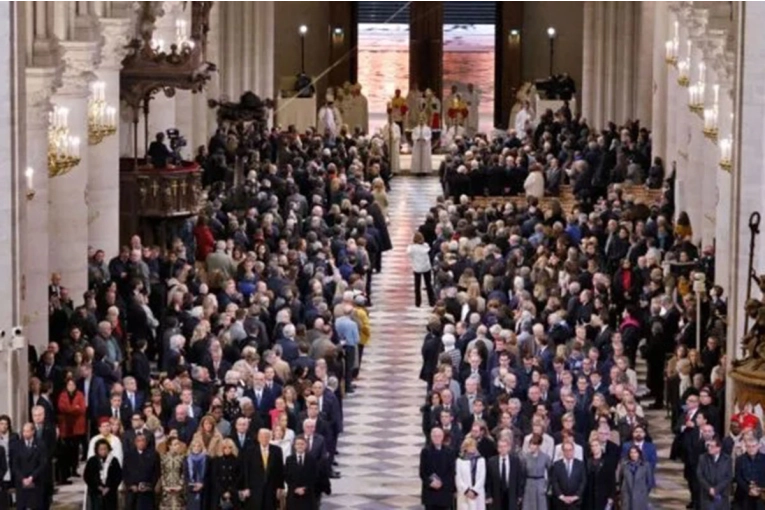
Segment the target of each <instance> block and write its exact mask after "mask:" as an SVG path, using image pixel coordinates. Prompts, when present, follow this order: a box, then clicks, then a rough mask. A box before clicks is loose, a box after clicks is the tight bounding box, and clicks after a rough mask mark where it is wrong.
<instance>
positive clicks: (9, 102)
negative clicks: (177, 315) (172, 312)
mask: <svg viewBox="0 0 765 510" xmlns="http://www.w3.org/2000/svg"><path fill="white" fill-rule="evenodd" d="M22 6H23V4H21V3H18V2H4V3H2V4H0V40H2V41H3V44H2V45H1V46H0V67H2V69H3V71H4V73H3V79H2V80H0V153H2V155H3V157H2V159H0V281H2V282H3V293H4V296H3V297H4V299H3V300H2V303H0V329H3V330H5V331H6V335H7V336H6V338H4V339H0V342H2V345H3V352H2V354H0V363H2V366H1V367H2V368H0V409H2V410H3V413H7V414H8V415H10V416H11V418H12V419H13V420H14V423H21V422H23V421H25V420H26V419H27V414H26V407H27V387H26V385H25V384H23V382H25V381H27V380H28V379H29V374H28V362H27V361H28V360H27V358H28V356H27V350H26V348H25V347H26V346H24V347H22V348H21V349H19V350H13V349H11V342H10V337H11V331H12V330H13V328H15V327H17V326H20V325H21V324H20V319H21V317H20V311H21V306H20V300H21V295H22V294H23V288H22V282H21V280H22V278H21V275H20V273H21V271H20V264H21V257H23V256H24V247H23V246H22V243H21V236H22V235H23V232H22V231H21V227H22V225H23V224H24V222H25V221H26V217H25V216H26V210H25V207H24V202H26V198H25V191H26V189H25V183H24V181H25V179H24V169H25V166H26V164H25V147H24V134H25V126H24V124H25V119H24V118H23V111H24V110H23V108H24V102H23V101H24V93H25V90H24V89H25V85H26V83H25V82H26V79H25V75H24V71H23V67H22V66H19V65H18V62H19V61H21V62H23V60H24V47H23V44H24V41H23V40H22V39H21V36H22V34H23V30H17V28H18V25H19V24H22V23H23V16H22V15H21V13H20V12H19V11H20V10H21V9H22Z"/></svg>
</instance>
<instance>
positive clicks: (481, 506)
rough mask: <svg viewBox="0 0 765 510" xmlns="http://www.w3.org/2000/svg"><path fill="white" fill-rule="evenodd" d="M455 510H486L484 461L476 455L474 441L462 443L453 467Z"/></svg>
mask: <svg viewBox="0 0 765 510" xmlns="http://www.w3.org/2000/svg"><path fill="white" fill-rule="evenodd" d="M455 472H456V481H455V485H456V486H457V510H485V509H486V489H485V487H486V461H485V460H484V458H483V457H481V454H480V453H478V444H477V443H476V441H475V439H473V438H472V437H468V438H466V439H465V441H463V443H462V448H461V452H460V457H459V458H458V459H457V464H456V467H455Z"/></svg>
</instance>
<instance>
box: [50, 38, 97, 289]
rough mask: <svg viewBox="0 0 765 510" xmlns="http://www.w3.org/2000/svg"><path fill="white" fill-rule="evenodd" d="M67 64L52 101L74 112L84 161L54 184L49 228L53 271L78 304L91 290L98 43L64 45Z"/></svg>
mask: <svg viewBox="0 0 765 510" xmlns="http://www.w3.org/2000/svg"><path fill="white" fill-rule="evenodd" d="M60 45H61V48H62V50H63V51H62V58H63V61H64V63H65V68H64V75H63V79H62V86H61V88H60V89H59V90H58V91H57V92H56V94H55V96H54V99H53V102H54V103H55V104H56V105H58V106H61V107H64V108H67V109H68V110H69V131H70V133H71V135H72V136H76V137H79V139H80V141H81V151H80V156H81V158H82V159H81V161H80V164H79V165H77V166H76V167H74V168H73V169H72V170H71V171H70V172H69V173H67V174H65V175H60V176H58V177H55V178H53V179H51V182H50V210H49V225H50V229H51V236H50V245H51V248H52V249H51V250H50V251H49V252H48V253H49V257H50V259H49V260H50V269H51V271H56V272H58V273H60V274H61V278H62V283H63V285H64V286H65V287H67V288H68V289H69V291H70V294H71V296H72V298H73V299H74V300H75V302H79V301H80V300H81V299H82V295H83V293H84V292H85V291H86V290H87V288H88V275H87V272H88V266H87V251H88V237H89V234H88V228H87V227H86V226H87V225H88V205H87V202H86V201H87V194H86V188H87V184H88V170H89V166H88V165H89V159H90V154H89V151H88V150H85V149H86V145H87V140H88V95H89V85H90V83H91V82H92V81H94V79H95V75H94V74H93V69H95V67H96V61H97V57H98V55H99V53H100V49H99V47H98V44H97V43H95V42H80V41H63V42H61V43H60Z"/></svg>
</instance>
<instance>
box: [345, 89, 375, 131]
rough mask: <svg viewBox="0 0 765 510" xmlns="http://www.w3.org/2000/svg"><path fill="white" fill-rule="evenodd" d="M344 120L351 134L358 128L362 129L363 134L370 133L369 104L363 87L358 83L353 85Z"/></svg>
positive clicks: (347, 100)
mask: <svg viewBox="0 0 765 510" xmlns="http://www.w3.org/2000/svg"><path fill="white" fill-rule="evenodd" d="M343 118H344V119H345V121H346V123H347V124H348V127H349V128H350V130H351V132H354V131H355V130H356V128H359V129H361V132H362V133H368V132H369V103H368V102H367V98H366V97H365V96H364V95H363V94H362V93H361V85H359V84H358V83H357V84H355V85H351V94H350V96H348V97H347V99H346V107H345V113H344V114H343Z"/></svg>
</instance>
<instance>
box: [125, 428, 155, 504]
mask: <svg viewBox="0 0 765 510" xmlns="http://www.w3.org/2000/svg"><path fill="white" fill-rule="evenodd" d="M148 446H149V445H148V441H147V439H146V436H145V435H143V434H139V435H137V436H136V437H135V448H133V449H131V450H128V451H126V452H125V461H124V465H123V466H124V467H123V469H122V481H123V482H124V484H125V490H126V491H127V496H126V498H125V501H126V507H127V509H128V510H154V498H155V493H154V489H155V487H156V485H157V481H158V480H159V476H160V465H159V456H158V455H157V452H156V451H155V450H153V449H150V448H149V447H148Z"/></svg>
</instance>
